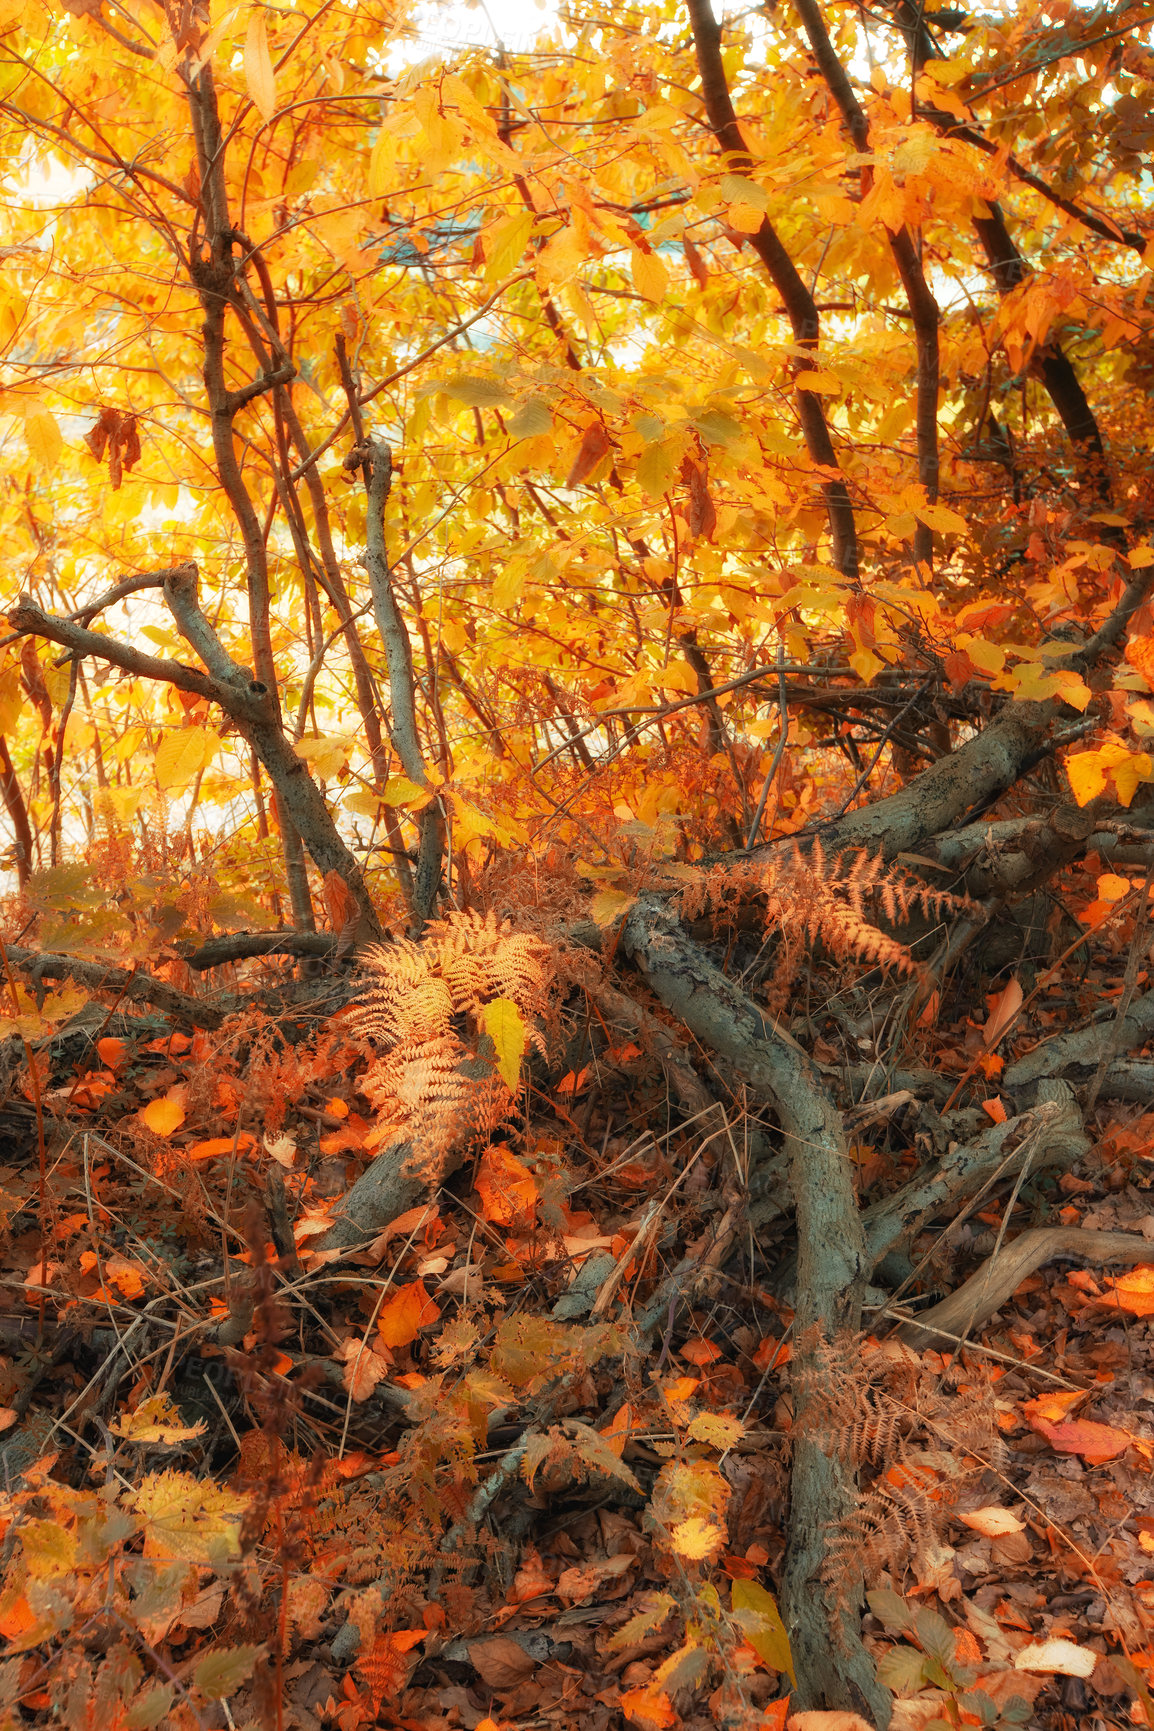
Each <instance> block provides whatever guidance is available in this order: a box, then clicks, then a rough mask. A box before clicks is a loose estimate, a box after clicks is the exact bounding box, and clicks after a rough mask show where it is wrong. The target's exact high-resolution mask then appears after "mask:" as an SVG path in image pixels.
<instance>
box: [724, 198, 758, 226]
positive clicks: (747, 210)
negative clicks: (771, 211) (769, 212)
mask: <svg viewBox="0 0 1154 1731" xmlns="http://www.w3.org/2000/svg"><path fill="white" fill-rule="evenodd" d="M764 221H765V213H764V212H763V211H760V210H758V208H757V206H756V205H755V204H746V203H745V202H744V201H742V202H739V203H737V204H731V205H730V207H729V226H730V228H735V229H736V230H737V232H738V234H756V233H757V231H758V229H759V228H760V227H761V225H762V223H763V222H764Z"/></svg>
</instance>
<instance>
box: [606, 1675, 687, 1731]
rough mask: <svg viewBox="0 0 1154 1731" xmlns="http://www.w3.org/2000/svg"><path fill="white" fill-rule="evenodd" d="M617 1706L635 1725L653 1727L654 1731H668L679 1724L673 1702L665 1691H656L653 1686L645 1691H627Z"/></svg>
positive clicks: (649, 1685)
mask: <svg viewBox="0 0 1154 1731" xmlns="http://www.w3.org/2000/svg"><path fill="white" fill-rule="evenodd" d="M617 1705H618V1706H619V1707H620V1709H621V1711H622V1712H623V1713H624V1715H625V1717H626V1718H627V1719H632V1721H633V1723H634V1724H635V1725H644V1726H651V1727H652V1728H653V1731H666V1728H667V1727H668V1726H670V1725H676V1723H677V1714H676V1713H675V1712H674V1710H673V1702H672V1701H671V1700H670V1699H669V1696H668V1695H667V1694H666V1693H665V1691H664V1689H655V1688H654V1687H653V1685H652V1684H647V1685H646V1686H645V1688H643V1689H627V1690H626V1691H625V1693H624V1695H622V1696H621V1698H620V1700H619V1701H618V1703H617Z"/></svg>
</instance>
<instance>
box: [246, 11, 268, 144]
mask: <svg viewBox="0 0 1154 1731" xmlns="http://www.w3.org/2000/svg"><path fill="white" fill-rule="evenodd" d="M244 81H245V83H246V85H247V86H248V93H249V95H250V96H251V97H252V99H253V102H254V104H255V106H256V107H257V108H258V109H259V111H260V114H261V117H262V119H264V120H271V119H272V117H273V115H274V114H275V113H276V74H275V73H274V72H273V69H272V56H271V54H270V53H269V50H268V32H267V30H266V29H265V22H264V8H263V7H262V6H254V7H253V9H252V14H251V16H250V18H249V21H248V35H247V36H246V37H245V43H244Z"/></svg>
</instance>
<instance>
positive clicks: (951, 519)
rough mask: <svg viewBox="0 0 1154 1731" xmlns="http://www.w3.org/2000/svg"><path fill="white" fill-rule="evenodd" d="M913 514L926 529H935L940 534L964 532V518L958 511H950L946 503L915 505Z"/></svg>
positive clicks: (962, 533)
mask: <svg viewBox="0 0 1154 1731" xmlns="http://www.w3.org/2000/svg"><path fill="white" fill-rule="evenodd" d="M914 516H915V517H916V518H917V519H918V521H919V523H924V524H925V526H926V528H927V529H936V530H937V531H938V533H939V534H941V535H946V534H958V535H964V534H965V532H966V519H965V518H964V517H963V516H961V514H960V513H959V512H957V511H951V510H950V508H949V506H948V505H915V506H914Z"/></svg>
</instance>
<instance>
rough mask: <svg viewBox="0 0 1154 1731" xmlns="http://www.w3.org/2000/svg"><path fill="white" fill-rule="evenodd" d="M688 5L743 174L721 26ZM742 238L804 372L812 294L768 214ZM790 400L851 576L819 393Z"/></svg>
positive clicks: (714, 105) (851, 546)
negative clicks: (777, 303)
mask: <svg viewBox="0 0 1154 1731" xmlns="http://www.w3.org/2000/svg"><path fill="white" fill-rule="evenodd" d="M688 9H689V21H690V24H691V26H692V28H693V41H694V45H695V47H696V50H697V65H698V70H699V71H700V73H701V94H702V99H703V101H704V103H705V112H706V115H707V117H708V120H709V124H710V126H711V127H712V128H713V133H714V136H715V137H716V139H717V142H718V144H719V145H720V146H721V149H722V151H723V152H724V154H725V157H726V160H727V163H728V166H729V169H730V172H731V173H733V174H748V172H749V170H750V168H751V167H752V164H753V159H752V157H751V156H750V154H749V150H748V147H747V146H746V142H745V139H744V137H743V136H742V132H741V125H740V123H739V121H738V118H737V112H736V110H735V109H734V106H733V98H732V97H731V96H730V93H729V83H728V80H727V79H726V76H725V64H724V62H723V60H722V57H721V26H720V25H719V24H718V22H717V19H716V18H715V17H714V15H713V8H712V6H711V4H710V0H688ZM748 238H749V241H750V244H751V246H752V247H753V250H754V251H755V252H756V253H757V256H758V258H760V260H761V262H762V264H763V265H764V266H765V268H766V270H767V271H768V273H769V277H770V280H771V282H772V283H773V285H774V287H775V288H776V290H777V292H778V294H779V295H780V296H781V298H782V302H783V304H784V306H785V310H786V315H787V317H788V319H789V322H790V325H791V327H792V329H793V337H794V341H795V342H796V343H797V344H798V346H799V347H800V348H804V349H809V350H812V351H813V356H814V360H810V359H809V358H806V359H804V360H802V359H799V360H797V361H796V363H795V365H794V372H795V373H804V372H806V371H807V370H809V369H810V368H811V367H812V366H813V365H814V362H815V360H816V356H817V351H818V348H819V345H820V336H821V322H820V320H819V318H818V312H817V305H816V303H815V301H814V298H813V295H812V294H811V293H810V291H809V289H807V288H806V286H805V283H804V282H803V281H802V279H801V276H800V274H799V272H798V269H797V266H796V265H795V264H794V262H793V260H792V259H791V258H790V256H789V254H788V252H787V251H786V249H785V247H784V246H783V245H782V242H781V239H780V237H779V235H778V233H777V230H776V229H775V228H774V226H773V224H772V223H771V222H770V220H769V218H768V217H763V218H762V220H761V227H760V228H759V229H758V231H757V233H756V234H753V235H750V236H749V237H748ZM796 402H797V415H798V420H799V421H800V422H801V430H802V436H803V438H804V439H805V445H806V450H807V451H808V452H809V455H810V457H811V459H812V461H813V462H814V463H816V464H817V465H818V467H819V468H821V469H824V470H826V471H833V473H832V474H831V473H827V474H826V476H825V478H824V479H823V480H822V483H821V490H822V494H823V496H824V498H825V508H826V515H827V516H828V518H829V528H830V535H831V537H832V539H833V559H834V564H835V565H836V566H837V568H838V570H839V571H842V572H844V574H845V575H846V576H847V577H856V576H857V575H858V541H857V527H856V524H855V522H854V512H853V505H852V504H851V502H850V496H849V489H848V488H847V486H846V483H845V480H844V478H843V477H842V476H841V474H840V473H839V472H838V471H839V464H838V460H837V453H836V451H835V450H834V446H833V440H832V439H831V438H830V432H829V424H828V422H827V421H826V418H825V410H824V409H823V407H822V402H821V398H820V397H819V396H818V395H817V393H816V392H814V391H807V390H806V389H805V388H804V387H800V386H799V387H797V390H796Z"/></svg>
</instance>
